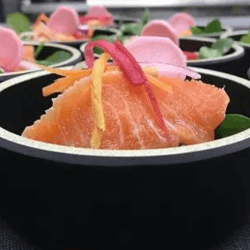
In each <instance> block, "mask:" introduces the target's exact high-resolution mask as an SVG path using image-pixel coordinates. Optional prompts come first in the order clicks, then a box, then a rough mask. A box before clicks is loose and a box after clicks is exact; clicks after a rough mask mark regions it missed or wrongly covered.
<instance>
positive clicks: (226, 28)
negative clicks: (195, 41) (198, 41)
mask: <svg viewBox="0 0 250 250" xmlns="http://www.w3.org/2000/svg"><path fill="white" fill-rule="evenodd" d="M197 26H198V27H199V26H200V27H204V25H197ZM222 29H224V30H223V31H220V32H213V33H205V34H201V35H192V37H214V36H216V37H217V36H218V37H220V36H221V35H222V34H224V33H226V32H232V31H233V29H232V28H231V27H228V26H222Z"/></svg>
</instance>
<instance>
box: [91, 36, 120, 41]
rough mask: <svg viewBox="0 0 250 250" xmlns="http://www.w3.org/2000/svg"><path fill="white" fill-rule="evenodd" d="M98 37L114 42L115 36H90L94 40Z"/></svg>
mask: <svg viewBox="0 0 250 250" xmlns="http://www.w3.org/2000/svg"><path fill="white" fill-rule="evenodd" d="M99 39H103V40H107V41H109V42H114V41H115V39H116V38H115V37H114V36H105V35H96V36H94V37H92V39H91V40H92V41H95V40H99Z"/></svg>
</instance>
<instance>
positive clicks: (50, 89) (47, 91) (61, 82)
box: [42, 77, 76, 96]
mask: <svg viewBox="0 0 250 250" xmlns="http://www.w3.org/2000/svg"><path fill="white" fill-rule="evenodd" d="M75 81H76V79H75V78H73V77H62V78H59V79H57V80H55V82H53V83H52V84H50V85H48V86H46V87H44V88H43V89H42V91H43V96H48V95H51V94H53V93H55V92H60V93H62V92H63V91H64V90H65V89H67V88H68V87H69V86H71V85H73V84H74V82H75Z"/></svg>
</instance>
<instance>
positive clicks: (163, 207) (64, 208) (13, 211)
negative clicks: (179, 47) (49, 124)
mask: <svg viewBox="0 0 250 250" xmlns="http://www.w3.org/2000/svg"><path fill="white" fill-rule="evenodd" d="M193 69H194V70H195V71H197V72H199V73H200V74H201V75H202V80H203V81H204V82H207V83H211V84H215V85H217V86H218V87H224V88H225V90H226V92H227V93H228V95H229V97H230V98H231V101H230V104H229V106H228V110H227V113H240V114H243V115H245V116H248V117H250V109H249V106H250V81H247V80H245V79H242V78H239V77H236V76H233V75H229V74H225V73H220V72H216V71H211V70H207V69H199V68H193ZM56 78H58V76H55V75H53V74H49V73H47V72H36V73H32V74H29V75H24V76H21V77H17V78H13V79H11V80H8V81H6V82H3V83H2V84H1V85H0V107H2V108H1V109H0V117H1V119H0V154H1V160H2V165H1V169H0V190H2V192H1V207H0V212H1V215H2V216H3V217H4V219H6V220H7V221H8V222H9V223H11V225H12V226H13V227H14V228H15V229H16V230H17V231H18V232H19V233H20V234H21V235H23V236H24V237H25V238H27V239H29V240H30V241H32V242H34V243H35V244H36V245H37V246H39V247H40V248H41V249H48V247H50V248H51V249H52V247H54V248H56V247H57V248H60V247H65V248H73V249H74V248H83V247H85V246H89V247H94V246H96V244H101V245H102V248H103V249H108V248H110V246H111V245H112V246H113V245H115V246H117V244H118V248H119V249H120V247H122V246H124V244H125V243H131V244H133V245H136V246H138V247H140V248H143V247H146V246H150V247H155V248H157V249H188V248H189V247H190V246H192V249H197V250H198V249H208V248H209V247H212V246H214V245H217V244H219V243H220V242H221V241H223V240H224V239H225V238H226V237H227V236H229V235H230V234H231V233H232V232H234V231H235V230H236V229H238V228H240V227H241V226H242V225H243V224H244V223H245V221H246V219H247V218H248V216H249V215H250V196H249V193H250V182H249V178H250V168H249V164H248V161H249V152H250V130H249V129H248V130H246V131H244V132H241V133H238V134H236V135H234V136H231V137H228V138H224V139H220V140H215V141H213V142H208V143H202V144H199V145H198V144H197V145H192V146H182V147H178V148H168V149H159V150H158V149H155V150H132V151H131V150H123V151H114V150H113V151H112V150H93V149H83V148H82V149H81V148H73V147H65V146H57V145H52V144H47V143H41V142H36V141H32V140H28V139H25V138H23V137H21V136H20V134H21V133H22V131H23V129H24V127H25V126H27V125H28V124H31V123H32V122H33V121H34V120H36V119H37V118H38V117H40V115H41V114H42V113H44V111H45V110H46V109H47V108H49V107H50V105H51V99H52V98H53V97H46V98H44V97H43V96H42V92H41V88H42V87H43V86H45V85H48V84H49V83H51V82H52V81H53V80H55V79H56ZM242 100H244V102H243V101H242ZM3 107H4V108H3ZM17 221H18V223H17ZM20 222H21V226H20ZM18 225H19V226H18ZM180 239H181V240H180ZM119 244H120V245H119Z"/></svg>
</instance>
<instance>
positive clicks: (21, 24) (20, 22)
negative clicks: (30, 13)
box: [6, 12, 30, 34]
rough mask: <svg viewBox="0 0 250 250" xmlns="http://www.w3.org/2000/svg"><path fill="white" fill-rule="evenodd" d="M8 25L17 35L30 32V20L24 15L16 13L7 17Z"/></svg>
mask: <svg viewBox="0 0 250 250" xmlns="http://www.w3.org/2000/svg"><path fill="white" fill-rule="evenodd" d="M6 22H7V25H8V27H9V28H11V29H13V30H14V31H15V32H16V33H18V34H19V33H22V32H25V31H29V30H30V20H29V18H28V17H27V16H25V15H24V14H22V13H19V12H14V13H10V14H9V15H8V16H7V21H6Z"/></svg>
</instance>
